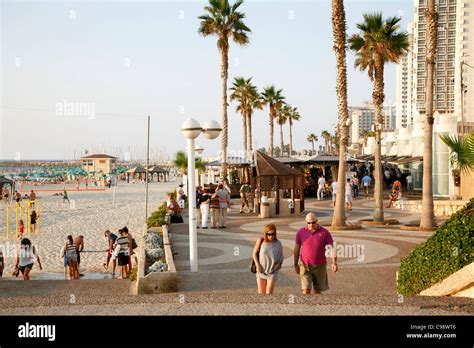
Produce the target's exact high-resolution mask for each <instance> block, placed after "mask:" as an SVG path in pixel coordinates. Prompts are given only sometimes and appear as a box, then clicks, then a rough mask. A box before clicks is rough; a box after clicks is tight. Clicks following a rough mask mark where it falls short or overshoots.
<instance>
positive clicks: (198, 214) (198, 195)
mask: <svg viewBox="0 0 474 348" xmlns="http://www.w3.org/2000/svg"><path fill="white" fill-rule="evenodd" d="M201 196H202V189H201V186H198V187H196V202H195V204H196V205H195V207H193V208H194V209H195V210H196V228H201V227H200V225H201V224H202V222H201V208H200V207H199V206H200V203H199V199H200V198H201Z"/></svg>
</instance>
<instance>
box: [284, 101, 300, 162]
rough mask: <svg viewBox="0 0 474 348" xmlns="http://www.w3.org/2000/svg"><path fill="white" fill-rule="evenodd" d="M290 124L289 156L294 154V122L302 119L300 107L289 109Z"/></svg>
mask: <svg viewBox="0 0 474 348" xmlns="http://www.w3.org/2000/svg"><path fill="white" fill-rule="evenodd" d="M287 117H288V125H289V126H290V148H289V156H292V155H293V122H295V121H299V120H300V119H301V116H300V113H299V112H298V108H296V107H292V108H291V109H290V110H289V111H288V115H287Z"/></svg>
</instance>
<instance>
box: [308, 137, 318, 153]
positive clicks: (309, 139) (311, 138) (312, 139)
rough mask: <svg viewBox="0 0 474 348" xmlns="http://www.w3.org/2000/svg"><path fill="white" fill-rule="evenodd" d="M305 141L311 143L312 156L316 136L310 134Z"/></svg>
mask: <svg viewBox="0 0 474 348" xmlns="http://www.w3.org/2000/svg"><path fill="white" fill-rule="evenodd" d="M306 140H308V141H309V142H310V143H311V147H312V152H311V154H312V155H314V142H316V141H318V136H317V135H316V134H314V133H311V134H309V135H308V137H307V138H306Z"/></svg>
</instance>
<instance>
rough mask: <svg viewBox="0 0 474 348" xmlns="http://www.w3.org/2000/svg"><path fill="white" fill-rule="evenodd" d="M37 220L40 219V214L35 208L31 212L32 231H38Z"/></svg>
mask: <svg viewBox="0 0 474 348" xmlns="http://www.w3.org/2000/svg"><path fill="white" fill-rule="evenodd" d="M36 220H38V215H37V214H36V210H33V211H32V212H31V214H30V232H31V233H36Z"/></svg>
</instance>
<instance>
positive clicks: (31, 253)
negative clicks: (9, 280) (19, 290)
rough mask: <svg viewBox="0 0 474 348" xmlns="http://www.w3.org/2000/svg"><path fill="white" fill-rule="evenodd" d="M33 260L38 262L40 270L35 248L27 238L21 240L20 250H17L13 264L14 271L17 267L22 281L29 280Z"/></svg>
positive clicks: (39, 261)
mask: <svg viewBox="0 0 474 348" xmlns="http://www.w3.org/2000/svg"><path fill="white" fill-rule="evenodd" d="M35 260H36V261H38V266H39V268H40V270H42V269H43V267H42V266H41V260H40V257H39V255H38V253H37V252H36V248H35V247H34V246H32V245H31V242H30V240H29V239H28V238H23V239H22V240H21V242H20V248H19V250H18V255H17V257H16V264H15V269H17V268H18V267H19V270H20V272H21V274H22V275H23V280H30V272H31V270H32V269H33V264H34V263H35Z"/></svg>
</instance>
